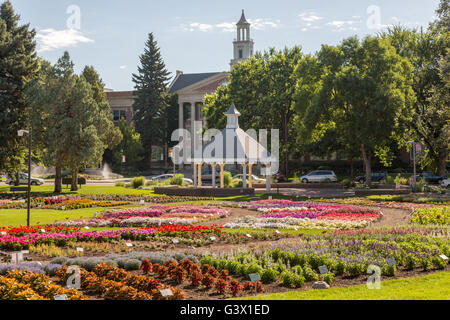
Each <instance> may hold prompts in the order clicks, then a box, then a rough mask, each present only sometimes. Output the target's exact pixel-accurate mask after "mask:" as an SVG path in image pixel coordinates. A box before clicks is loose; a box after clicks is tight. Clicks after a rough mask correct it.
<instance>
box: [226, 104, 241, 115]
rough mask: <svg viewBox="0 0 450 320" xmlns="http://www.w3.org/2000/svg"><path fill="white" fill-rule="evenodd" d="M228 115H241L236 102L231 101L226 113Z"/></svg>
mask: <svg viewBox="0 0 450 320" xmlns="http://www.w3.org/2000/svg"><path fill="white" fill-rule="evenodd" d="M225 115H226V116H240V115H241V113H240V112H239V111H238V110H237V109H236V106H235V105H234V102H233V103H231V107H230V109H228V111H227V112H226V113H225Z"/></svg>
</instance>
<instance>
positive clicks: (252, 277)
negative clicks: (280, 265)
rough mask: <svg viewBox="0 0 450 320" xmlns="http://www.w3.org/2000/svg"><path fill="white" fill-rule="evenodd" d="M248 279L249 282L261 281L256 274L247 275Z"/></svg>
mask: <svg viewBox="0 0 450 320" xmlns="http://www.w3.org/2000/svg"><path fill="white" fill-rule="evenodd" d="M248 277H249V278H250V281H252V282H253V281H261V277H260V275H259V274H257V273H251V274H249V275H248Z"/></svg>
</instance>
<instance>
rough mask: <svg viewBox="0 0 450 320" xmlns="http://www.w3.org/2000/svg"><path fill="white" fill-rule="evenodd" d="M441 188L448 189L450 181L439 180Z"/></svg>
mask: <svg viewBox="0 0 450 320" xmlns="http://www.w3.org/2000/svg"><path fill="white" fill-rule="evenodd" d="M440 184H441V187H444V188H448V187H450V179H445V180H441V182H440Z"/></svg>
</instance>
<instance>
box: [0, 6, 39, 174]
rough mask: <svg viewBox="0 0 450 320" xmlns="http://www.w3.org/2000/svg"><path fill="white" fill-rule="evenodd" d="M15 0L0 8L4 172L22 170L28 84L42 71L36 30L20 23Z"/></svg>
mask: <svg viewBox="0 0 450 320" xmlns="http://www.w3.org/2000/svg"><path fill="white" fill-rule="evenodd" d="M19 18H20V17H19V16H18V15H16V14H15V13H14V10H13V7H12V5H11V2H9V1H5V2H4V3H3V4H2V5H1V7H0V171H2V170H7V171H9V172H14V173H18V172H20V170H21V169H22V168H21V164H22V161H23V159H24V155H25V153H26V152H25V150H26V148H25V143H24V139H23V138H20V137H18V136H17V131H18V130H21V129H28V128H29V127H30V123H29V121H28V119H29V113H28V111H29V109H28V108H27V104H26V96H25V91H26V86H27V84H28V82H29V81H30V80H31V79H32V78H33V77H34V76H35V75H36V73H37V72H38V71H39V63H38V59H37V57H36V52H35V47H36V44H35V42H34V36H35V31H34V30H30V28H29V25H28V24H27V25H23V26H19V24H18V22H19Z"/></svg>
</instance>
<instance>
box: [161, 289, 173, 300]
mask: <svg viewBox="0 0 450 320" xmlns="http://www.w3.org/2000/svg"><path fill="white" fill-rule="evenodd" d="M159 292H160V293H161V295H162V296H163V297H164V298H166V297H170V296H173V292H172V290H170V289H163V290H159Z"/></svg>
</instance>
